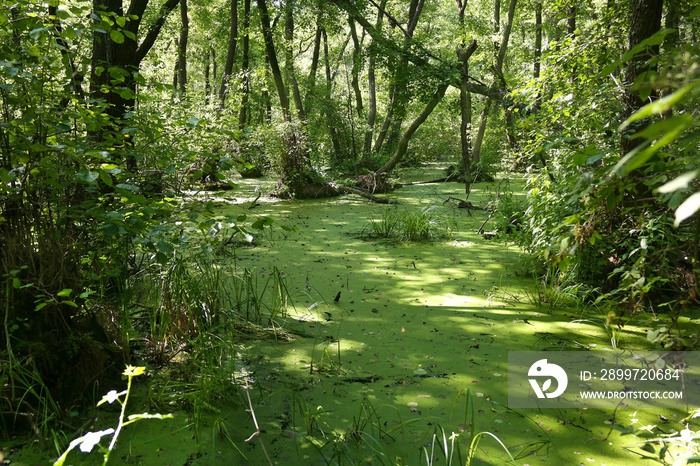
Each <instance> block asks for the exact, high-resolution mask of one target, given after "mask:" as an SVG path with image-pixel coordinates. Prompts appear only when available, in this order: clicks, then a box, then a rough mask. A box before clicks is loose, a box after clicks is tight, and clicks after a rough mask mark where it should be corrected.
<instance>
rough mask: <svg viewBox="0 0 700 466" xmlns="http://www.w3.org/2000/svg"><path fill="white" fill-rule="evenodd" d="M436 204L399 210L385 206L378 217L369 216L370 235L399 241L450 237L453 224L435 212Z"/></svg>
mask: <svg viewBox="0 0 700 466" xmlns="http://www.w3.org/2000/svg"><path fill="white" fill-rule="evenodd" d="M436 209H437V206H430V207H426V208H424V209H420V210H416V209H405V210H399V209H397V208H396V207H387V208H386V209H384V211H383V212H382V214H381V216H380V217H379V218H370V224H369V227H370V230H371V232H372V235H373V236H375V237H378V238H394V239H397V240H399V241H411V242H414V241H431V240H438V239H444V238H451V237H452V230H453V226H452V224H451V223H450V222H449V221H448V219H447V218H446V217H445V216H442V215H439V214H438V213H437V210H436Z"/></svg>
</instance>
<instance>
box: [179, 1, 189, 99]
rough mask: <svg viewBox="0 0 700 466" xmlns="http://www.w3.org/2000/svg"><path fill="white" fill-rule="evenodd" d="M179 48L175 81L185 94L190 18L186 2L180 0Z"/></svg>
mask: <svg viewBox="0 0 700 466" xmlns="http://www.w3.org/2000/svg"><path fill="white" fill-rule="evenodd" d="M180 20H181V26H180V46H179V47H178V59H177V66H178V67H177V79H178V84H179V86H180V92H182V93H183V94H184V93H185V92H187V40H188V38H189V33H190V18H189V15H188V14H187V0H180Z"/></svg>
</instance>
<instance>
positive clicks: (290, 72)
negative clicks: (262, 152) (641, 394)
mask: <svg viewBox="0 0 700 466" xmlns="http://www.w3.org/2000/svg"><path fill="white" fill-rule="evenodd" d="M284 16H285V20H284V42H285V44H284V74H285V77H286V78H287V84H288V85H289V87H290V88H291V91H292V96H293V97H294V106H295V107H296V109H297V116H298V117H299V121H306V113H305V112H304V103H303V101H302V99H301V92H300V91H299V84H298V83H297V77H296V71H294V53H293V52H294V0H287V2H286V4H285V6H284Z"/></svg>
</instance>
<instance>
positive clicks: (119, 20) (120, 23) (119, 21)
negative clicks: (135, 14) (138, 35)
mask: <svg viewBox="0 0 700 466" xmlns="http://www.w3.org/2000/svg"><path fill="white" fill-rule="evenodd" d="M115 21H116V22H117V25H118V26H119V27H122V28H123V27H124V25H126V18H125V17H123V16H117V17H116V18H115Z"/></svg>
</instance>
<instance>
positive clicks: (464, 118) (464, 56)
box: [457, 0, 476, 199]
mask: <svg viewBox="0 0 700 466" xmlns="http://www.w3.org/2000/svg"><path fill="white" fill-rule="evenodd" d="M466 8H467V0H464V2H463V1H462V0H457V20H458V23H459V32H460V35H461V36H462V41H461V44H460V46H459V48H458V49H457V59H458V60H459V61H460V63H461V64H462V70H461V71H462V73H461V74H462V79H461V81H460V86H459V108H460V117H461V123H460V126H459V142H460V147H461V153H462V170H463V171H464V182H465V188H464V189H465V193H466V196H467V199H469V193H470V192H471V187H472V164H471V126H472V101H471V94H469V91H468V90H467V84H468V82H469V57H470V56H471V55H472V53H474V51H475V50H476V41H473V42H472V44H471V46H470V48H469V49H465V45H466V44H465V42H464V39H465V35H466V31H465V24H464V11H465V10H466ZM472 46H473V49H472V48H471V47H472ZM469 50H471V52H469Z"/></svg>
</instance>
